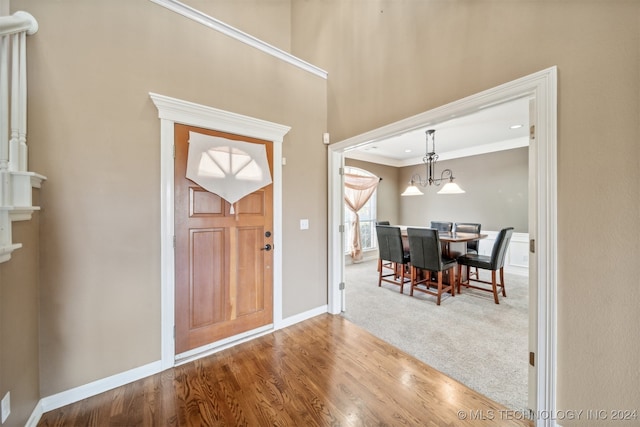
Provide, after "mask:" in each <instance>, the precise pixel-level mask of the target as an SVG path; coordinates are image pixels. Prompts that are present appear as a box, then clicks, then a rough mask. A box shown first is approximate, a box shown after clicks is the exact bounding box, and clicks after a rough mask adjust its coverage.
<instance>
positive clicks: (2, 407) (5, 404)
mask: <svg viewBox="0 0 640 427" xmlns="http://www.w3.org/2000/svg"><path fill="white" fill-rule="evenodd" d="M0 412H1V413H2V423H3V424H4V422H5V421H7V418H8V417H9V414H10V413H11V394H10V392H7V394H5V395H4V397H3V398H2V403H1V404H0Z"/></svg>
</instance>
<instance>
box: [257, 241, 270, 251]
mask: <svg viewBox="0 0 640 427" xmlns="http://www.w3.org/2000/svg"><path fill="white" fill-rule="evenodd" d="M271 248H272V246H271V245H270V244H269V243H267V244H266V245H264V247H263V248H260V250H261V251H270V250H271Z"/></svg>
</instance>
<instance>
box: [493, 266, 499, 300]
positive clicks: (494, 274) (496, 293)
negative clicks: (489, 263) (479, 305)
mask: <svg viewBox="0 0 640 427" xmlns="http://www.w3.org/2000/svg"><path fill="white" fill-rule="evenodd" d="M491 285H492V286H493V301H494V302H495V303H496V304H500V302H499V301H498V287H497V285H496V271H495V270H491Z"/></svg>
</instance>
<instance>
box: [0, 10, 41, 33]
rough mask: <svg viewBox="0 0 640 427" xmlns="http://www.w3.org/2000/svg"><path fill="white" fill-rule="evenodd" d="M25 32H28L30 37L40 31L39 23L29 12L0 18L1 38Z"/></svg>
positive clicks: (20, 12) (19, 12)
mask: <svg viewBox="0 0 640 427" xmlns="http://www.w3.org/2000/svg"><path fill="white" fill-rule="evenodd" d="M23 31H26V32H27V35H28V36H31V35H33V34H35V33H36V32H37V31H38V21H36V18H34V17H33V15H31V14H30V13H29V12H24V11H18V12H16V13H14V14H13V15H9V16H0V36H5V35H9V34H17V33H21V32H23Z"/></svg>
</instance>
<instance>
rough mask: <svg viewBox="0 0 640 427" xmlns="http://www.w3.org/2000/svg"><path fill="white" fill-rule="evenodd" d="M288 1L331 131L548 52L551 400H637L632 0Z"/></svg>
mask: <svg viewBox="0 0 640 427" xmlns="http://www.w3.org/2000/svg"><path fill="white" fill-rule="evenodd" d="M292 4H293V12H292V22H293V37H292V46H293V52H294V53H295V54H296V55H298V56H300V57H302V58H303V59H306V60H308V61H310V62H312V63H315V64H317V65H318V66H321V67H323V68H325V69H326V70H327V71H328V72H329V76H330V79H329V94H330V96H329V100H328V102H329V131H330V132H331V135H332V139H333V140H334V141H339V140H341V139H344V138H346V137H350V136H353V135H357V134H360V133H362V132H364V131H368V130H371V129H374V128H377V127H380V126H382V125H385V124H388V123H392V122H395V121H397V120H399V119H402V118H405V117H408V116H411V115H414V114H417V113H420V112H423V111H427V110H429V109H431V108H435V107H437V106H440V105H443V104H446V103H448V102H451V101H454V100H457V99H460V98H462V97H465V96H468V95H471V94H474V93H477V92H479V91H482V90H485V89H488V88H491V87H494V86H497V85H499V84H502V83H505V82H508V81H511V80H514V79H516V78H519V77H522V76H525V75H528V74H531V73H533V72H537V71H539V70H542V69H545V68H548V67H550V66H553V65H557V67H558V76H559V77H558V99H559V101H558V153H557V155H558V189H557V191H558V222H557V230H558V266H557V271H558V301H557V303H558V374H557V378H558V383H557V392H558V405H559V408H561V409H585V410H587V409H612V408H623V409H638V402H640V388H638V384H640V367H639V365H638V363H637V355H638V354H639V353H640V340H638V339H637V337H638V336H640V311H639V310H638V307H639V306H640V286H638V284H639V281H638V274H637V271H636V268H635V265H634V262H633V261H632V260H636V259H639V258H640V222H639V221H638V218H639V215H640V208H639V207H640V172H639V171H640V167H639V166H640V164H639V163H640V144H638V141H639V140H640V128H639V126H638V117H640V103H639V102H638V94H639V93H640V78H639V77H640V3H639V2H637V1H624V0H618V1H616V0H612V1H607V2H601V1H589V0H585V1H564V2H554V1H540V0H523V1H518V2H504V1H493V0H480V1H478V0H474V1H465V0H463V1H456V2H448V1H440V0H432V1H413V0H370V1H352V2H345V1H338V0H329V1H327V0H323V1H321V0H307V1H300V0H294V1H293V3H292ZM629 261H631V262H629ZM607 423H609V424H612V425H614V424H619V423H616V422H615V421H612V420H611V419H609V420H606V421H594V420H591V421H587V420H584V419H583V420H581V424H580V425H593V426H596V425H598V426H599V425H605V424H607ZM562 425H563V426H571V425H578V423H577V422H570V421H566V422H563V423H562Z"/></svg>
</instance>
